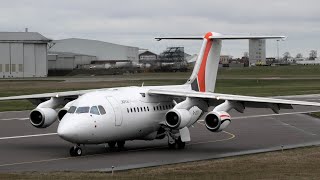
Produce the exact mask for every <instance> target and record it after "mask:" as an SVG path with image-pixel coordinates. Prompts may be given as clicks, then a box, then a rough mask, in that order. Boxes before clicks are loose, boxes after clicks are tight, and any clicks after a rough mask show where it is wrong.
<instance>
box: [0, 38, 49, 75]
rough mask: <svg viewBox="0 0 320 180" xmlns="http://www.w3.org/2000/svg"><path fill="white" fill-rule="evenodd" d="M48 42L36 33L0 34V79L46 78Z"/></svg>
mask: <svg viewBox="0 0 320 180" xmlns="http://www.w3.org/2000/svg"><path fill="white" fill-rule="evenodd" d="M50 41H51V40H50V39H48V38H46V37H44V36H42V35H41V34H39V33H36V32H0V78H17V77H46V76H47V75H48V61H47V44H48V43H49V42H50Z"/></svg>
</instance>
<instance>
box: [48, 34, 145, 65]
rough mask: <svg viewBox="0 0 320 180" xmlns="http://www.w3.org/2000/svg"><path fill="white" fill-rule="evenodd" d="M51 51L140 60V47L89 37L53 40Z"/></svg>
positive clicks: (109, 59)
mask: <svg viewBox="0 0 320 180" xmlns="http://www.w3.org/2000/svg"><path fill="white" fill-rule="evenodd" d="M49 51H50V52H68V53H75V54H85V55H89V56H95V57H97V60H98V61H132V62H136V63H138V62H139V48H137V47H131V46H123V45H118V44H113V43H108V42H103V41H97V40H88V39H77V38H71V39H62V40H56V41H53V42H52V45H51V47H50V49H49Z"/></svg>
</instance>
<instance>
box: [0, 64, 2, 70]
mask: <svg viewBox="0 0 320 180" xmlns="http://www.w3.org/2000/svg"><path fill="white" fill-rule="evenodd" d="M0 72H2V64H0Z"/></svg>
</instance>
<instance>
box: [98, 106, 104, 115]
mask: <svg viewBox="0 0 320 180" xmlns="http://www.w3.org/2000/svg"><path fill="white" fill-rule="evenodd" d="M98 108H99V111H100V113H101V115H103V114H106V110H105V109H104V108H103V106H98Z"/></svg>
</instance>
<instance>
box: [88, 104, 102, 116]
mask: <svg viewBox="0 0 320 180" xmlns="http://www.w3.org/2000/svg"><path fill="white" fill-rule="evenodd" d="M90 113H91V114H96V115H100V113H99V110H98V108H97V106H92V107H91V109H90Z"/></svg>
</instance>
